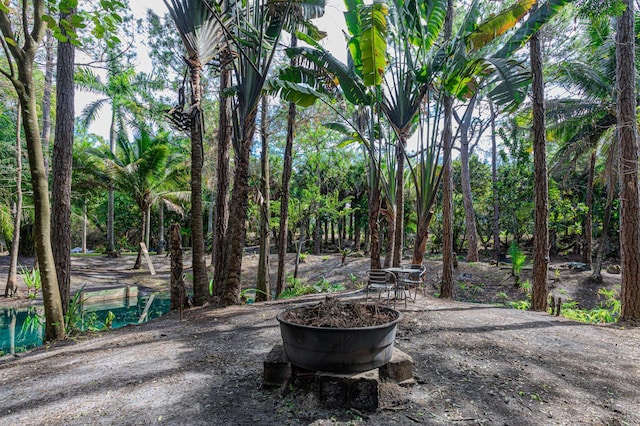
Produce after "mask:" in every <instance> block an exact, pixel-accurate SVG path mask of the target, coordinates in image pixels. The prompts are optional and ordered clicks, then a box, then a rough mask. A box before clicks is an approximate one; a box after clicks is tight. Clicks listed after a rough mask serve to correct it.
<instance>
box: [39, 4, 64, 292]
mask: <svg viewBox="0 0 640 426" xmlns="http://www.w3.org/2000/svg"><path fill="white" fill-rule="evenodd" d="M62 15H64V14H61V17H62ZM67 15H68V14H67ZM62 33H63V34H65V30H64V29H62ZM53 40H54V38H53V33H52V31H51V30H46V31H45V35H44V48H45V55H46V56H45V57H46V59H45V71H44V91H43V94H42V129H41V138H42V151H43V152H44V169H45V170H46V173H47V176H48V175H49V145H50V143H51V91H52V90H53V67H54V66H55V65H56V64H55V61H54V56H53ZM58 51H60V47H59V45H58ZM58 61H59V60H58ZM59 79H60V78H59V77H58V80H59ZM63 303H64V299H63Z"/></svg>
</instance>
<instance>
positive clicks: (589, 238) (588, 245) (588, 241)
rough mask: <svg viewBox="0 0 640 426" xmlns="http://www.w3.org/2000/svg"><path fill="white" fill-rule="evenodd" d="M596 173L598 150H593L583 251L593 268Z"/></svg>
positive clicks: (588, 183)
mask: <svg viewBox="0 0 640 426" xmlns="http://www.w3.org/2000/svg"><path fill="white" fill-rule="evenodd" d="M595 174H596V150H595V149H594V150H593V151H592V152H591V160H590V161H589V179H588V182H587V196H586V200H585V204H586V205H587V211H586V213H585V217H584V246H583V252H582V261H583V262H584V263H585V264H586V265H587V267H588V268H589V269H591V266H592V265H591V263H592V259H593V255H592V252H593V180H594V176H595Z"/></svg>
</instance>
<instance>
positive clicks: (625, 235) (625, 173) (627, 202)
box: [616, 0, 640, 321]
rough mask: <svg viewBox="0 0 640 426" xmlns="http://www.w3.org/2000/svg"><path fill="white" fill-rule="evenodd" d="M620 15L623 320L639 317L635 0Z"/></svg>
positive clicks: (618, 81) (618, 80)
mask: <svg viewBox="0 0 640 426" xmlns="http://www.w3.org/2000/svg"><path fill="white" fill-rule="evenodd" d="M623 4H624V5H625V6H626V9H625V11H624V12H623V14H622V16H621V17H619V18H618V23H617V33H616V64H617V65H616V86H617V87H616V93H617V94H618V102H617V116H618V127H617V130H618V145H619V146H620V148H619V149H620V152H619V154H620V163H619V167H620V173H619V176H620V254H621V265H622V294H621V297H620V299H621V302H622V310H621V312H620V320H621V321H640V192H639V190H638V140H637V139H638V136H637V127H636V78H635V66H634V64H635V50H634V48H635V36H634V31H633V30H634V26H633V25H634V18H633V17H634V2H633V1H632V0H623Z"/></svg>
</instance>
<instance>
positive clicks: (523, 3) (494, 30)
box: [466, 0, 536, 50]
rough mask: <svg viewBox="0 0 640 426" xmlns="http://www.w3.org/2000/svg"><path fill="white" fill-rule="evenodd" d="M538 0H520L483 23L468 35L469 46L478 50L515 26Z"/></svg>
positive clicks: (470, 48)
mask: <svg viewBox="0 0 640 426" xmlns="http://www.w3.org/2000/svg"><path fill="white" fill-rule="evenodd" d="M535 2H536V0H520V1H518V2H517V3H516V4H514V5H513V6H511V7H510V8H508V9H506V10H504V11H503V12H500V13H499V14H497V15H495V16H492V17H491V18H489V19H487V20H486V21H484V22H483V23H481V24H480V25H479V26H478V27H477V28H476V29H475V30H474V31H473V32H472V33H471V34H469V35H468V36H467V37H466V43H467V48H468V49H469V50H478V49H480V48H482V47H483V46H486V45H487V44H488V43H489V42H491V41H492V40H494V39H495V38H496V37H498V36H500V35H502V34H504V33H505V32H507V31H508V30H510V29H511V28H513V27H514V26H515V25H516V24H517V23H518V22H519V21H520V20H521V19H522V18H523V17H524V15H526V13H527V12H528V11H529V9H531V7H532V6H533V5H534V4H535Z"/></svg>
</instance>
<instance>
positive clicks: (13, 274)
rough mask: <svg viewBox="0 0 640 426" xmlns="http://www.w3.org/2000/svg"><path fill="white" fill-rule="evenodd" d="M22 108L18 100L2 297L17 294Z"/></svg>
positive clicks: (20, 209)
mask: <svg viewBox="0 0 640 426" xmlns="http://www.w3.org/2000/svg"><path fill="white" fill-rule="evenodd" d="M21 118H22V108H21V106H20V101H18V108H17V111H16V202H15V204H14V215H13V238H12V239H11V260H10V261H9V271H8V273H7V286H6V287H5V289H4V297H9V296H15V295H17V294H18V253H19V252H20V226H21V223H22V138H21V137H20V127H21V126H22V121H21Z"/></svg>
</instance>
